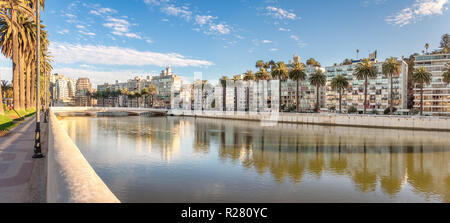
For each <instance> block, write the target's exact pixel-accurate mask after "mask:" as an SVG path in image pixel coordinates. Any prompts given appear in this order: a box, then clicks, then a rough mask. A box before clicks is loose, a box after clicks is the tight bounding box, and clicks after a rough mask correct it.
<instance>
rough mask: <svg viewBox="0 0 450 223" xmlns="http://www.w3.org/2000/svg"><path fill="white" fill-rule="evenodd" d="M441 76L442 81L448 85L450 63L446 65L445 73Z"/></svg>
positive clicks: (449, 80) (449, 81)
mask: <svg viewBox="0 0 450 223" xmlns="http://www.w3.org/2000/svg"><path fill="white" fill-rule="evenodd" d="M443 76H444V79H443V81H444V82H445V83H447V84H450V63H448V64H447V71H445V72H444V74H443Z"/></svg>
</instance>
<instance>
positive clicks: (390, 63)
mask: <svg viewBox="0 0 450 223" xmlns="http://www.w3.org/2000/svg"><path fill="white" fill-rule="evenodd" d="M382 71H383V74H384V75H385V76H386V77H388V78H389V79H390V81H391V94H390V100H389V110H390V112H389V114H390V115H392V112H393V107H394V81H393V77H394V75H395V76H398V75H400V73H401V72H402V64H401V63H400V62H399V61H398V60H397V58H395V57H391V58H388V59H386V62H384V64H383V66H382Z"/></svg>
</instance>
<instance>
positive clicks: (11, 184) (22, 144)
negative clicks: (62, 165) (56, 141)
mask: <svg viewBox="0 0 450 223" xmlns="http://www.w3.org/2000/svg"><path fill="white" fill-rule="evenodd" d="M41 120H43V119H41ZM35 121H36V118H35V117H32V118H29V119H28V120H26V121H25V122H23V123H22V124H21V125H19V126H18V127H16V128H15V129H13V130H12V131H10V133H9V134H8V135H7V136H4V137H0V203H40V202H45V200H46V199H45V191H46V190H45V188H46V187H45V185H46V178H47V176H46V171H45V170H46V163H47V162H46V158H44V159H32V158H31V156H32V155H33V146H34V135H35V133H34V130H35V126H36V125H35ZM41 130H42V134H41V144H42V152H43V153H44V154H47V140H46V139H47V124H45V123H41Z"/></svg>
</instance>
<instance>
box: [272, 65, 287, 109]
mask: <svg viewBox="0 0 450 223" xmlns="http://www.w3.org/2000/svg"><path fill="white" fill-rule="evenodd" d="M271 73H272V77H273V78H274V79H278V80H279V87H278V90H279V97H280V98H279V99H280V100H279V103H280V104H279V105H280V110H279V111H280V112H281V104H282V100H281V82H282V81H284V80H286V79H288V78H289V71H288V70H287V67H286V64H284V62H281V61H280V62H278V63H277V64H276V65H275V66H273V67H272V69H271Z"/></svg>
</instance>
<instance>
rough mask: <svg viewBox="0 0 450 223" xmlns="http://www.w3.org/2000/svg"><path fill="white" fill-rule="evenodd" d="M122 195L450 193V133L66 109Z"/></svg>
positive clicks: (416, 197) (76, 136) (350, 198)
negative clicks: (78, 113) (85, 113)
mask: <svg viewBox="0 0 450 223" xmlns="http://www.w3.org/2000/svg"><path fill="white" fill-rule="evenodd" d="M60 122H61V124H62V125H63V128H64V129H66V130H67V132H68V133H69V136H70V137H71V138H72V139H73V140H74V142H75V144H77V146H78V147H79V148H80V150H81V152H82V153H83V155H84V156H85V157H86V159H87V160H88V161H89V163H90V164H91V165H92V167H93V168H94V169H95V170H96V172H97V173H98V175H99V176H100V177H101V178H102V179H103V181H104V182H105V183H106V184H107V185H108V187H109V188H110V189H111V190H112V192H113V193H114V194H116V196H117V197H118V198H119V199H120V200H121V201H122V202H193V203H196V202H450V133H449V132H430V131H407V130H390V129H372V128H349V127H324V126H314V125H294V124H277V125H275V126H265V125H262V124H261V123H260V122H246V121H234V120H219V119H204V118H197V119H195V118H188V117H123V118H122V117H121V118H94V117H64V118H63V117H61V118H60Z"/></svg>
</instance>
